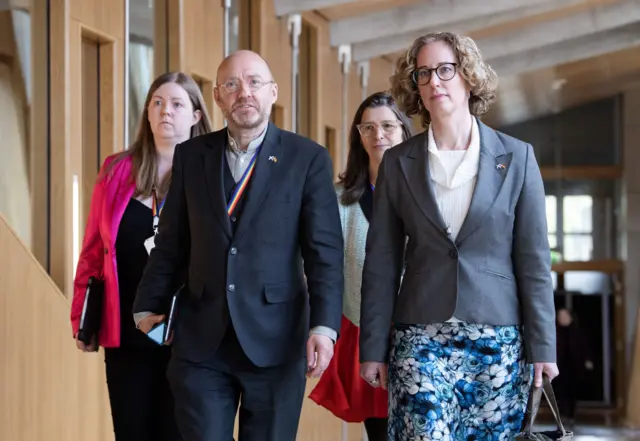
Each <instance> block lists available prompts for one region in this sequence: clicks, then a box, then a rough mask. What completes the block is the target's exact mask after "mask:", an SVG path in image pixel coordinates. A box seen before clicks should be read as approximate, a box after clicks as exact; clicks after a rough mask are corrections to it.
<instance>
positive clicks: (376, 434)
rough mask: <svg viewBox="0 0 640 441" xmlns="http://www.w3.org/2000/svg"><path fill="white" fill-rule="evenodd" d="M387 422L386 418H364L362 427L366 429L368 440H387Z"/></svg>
mask: <svg viewBox="0 0 640 441" xmlns="http://www.w3.org/2000/svg"><path fill="white" fill-rule="evenodd" d="M387 423H388V419H387V418H368V419H366V420H365V421H364V428H365V430H366V431H367V438H368V439H369V441H387V440H388V439H389V434H388V431H387Z"/></svg>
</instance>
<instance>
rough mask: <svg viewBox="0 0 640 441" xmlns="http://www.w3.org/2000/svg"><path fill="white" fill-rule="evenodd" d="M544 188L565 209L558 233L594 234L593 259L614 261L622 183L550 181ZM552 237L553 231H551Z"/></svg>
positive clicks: (608, 181)
mask: <svg viewBox="0 0 640 441" xmlns="http://www.w3.org/2000/svg"><path fill="white" fill-rule="evenodd" d="M544 187H545V193H546V195H547V197H550V196H555V197H556V200H558V201H561V203H562V205H563V207H562V208H563V209H562V211H561V212H560V214H561V215H562V216H561V218H560V217H559V218H558V219H557V225H556V228H557V229H558V231H556V233H558V234H561V233H562V231H564V232H565V234H572V233H591V235H592V237H593V251H592V259H596V260H599V259H614V258H616V257H617V256H618V255H619V250H620V246H619V242H618V241H619V238H618V235H617V231H616V228H617V225H618V223H619V219H618V217H619V216H620V213H621V210H622V208H621V203H620V200H621V199H620V194H621V189H620V188H621V185H620V181H619V180H607V179H597V180H596V179H590V180H585V179H575V180H565V179H558V180H546V181H545V183H544ZM581 210H583V212H582V214H581ZM548 211H549V209H547V218H548V217H549V213H548ZM589 211H590V212H591V213H590V214H589ZM563 226H564V228H563ZM549 233H553V231H551V229H550V230H549ZM558 237H561V236H558ZM563 243H564V241H563V240H560V241H559V243H558V246H559V247H562V245H563ZM565 258H566V256H565Z"/></svg>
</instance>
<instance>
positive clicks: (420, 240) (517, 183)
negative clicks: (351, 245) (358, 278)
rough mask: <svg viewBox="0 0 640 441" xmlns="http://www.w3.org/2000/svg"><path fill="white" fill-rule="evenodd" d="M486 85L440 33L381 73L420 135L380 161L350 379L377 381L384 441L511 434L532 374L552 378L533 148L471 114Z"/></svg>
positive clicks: (548, 286)
mask: <svg viewBox="0 0 640 441" xmlns="http://www.w3.org/2000/svg"><path fill="white" fill-rule="evenodd" d="M497 83H498V80H497V76H496V74H495V72H494V71H493V70H492V69H491V67H490V66H489V65H488V64H487V63H485V62H484V61H483V59H482V56H481V54H480V52H479V51H478V48H477V47H476V45H475V43H474V42H473V40H471V39H470V38H468V37H463V36H459V35H455V34H451V33H446V32H444V33H433V34H428V35H425V36H422V37H420V38H418V39H417V40H416V41H415V42H414V44H413V45H412V46H411V48H410V49H409V50H408V51H407V53H406V55H405V56H404V57H402V58H401V59H400V60H399V61H398V64H397V70H396V73H395V74H394V76H393V77H392V78H391V84H392V94H393V95H394V97H395V99H396V101H397V103H398V105H399V107H400V109H401V110H403V111H404V112H405V113H407V115H408V116H418V117H420V118H421V120H422V125H423V127H424V128H425V129H426V130H425V132H424V133H423V134H421V135H418V136H415V137H413V138H411V139H410V140H408V141H405V142H404V143H402V144H401V145H399V146H397V147H395V148H393V149H391V150H389V151H387V152H386V154H385V155H384V158H383V160H382V163H381V164H380V168H379V172H378V179H377V183H376V191H375V194H374V205H373V207H374V208H373V215H372V221H371V224H370V227H369V233H368V236H367V246H366V250H367V254H366V259H365V263H364V270H363V275H362V277H363V280H362V304H361V316H360V361H361V370H360V373H361V376H362V377H363V378H364V380H365V381H367V382H368V383H369V384H371V385H373V386H382V387H385V388H386V387H388V391H389V440H392V441H400V440H404V441H408V440H411V441H414V440H426V439H455V440H465V439H476V440H485V439H486V440H494V439H513V437H514V436H515V434H516V433H518V431H519V429H520V426H521V423H522V419H523V416H524V412H525V408H526V403H527V399H528V394H529V388H530V384H531V375H532V371H534V381H535V384H536V386H540V385H541V384H542V378H543V375H546V376H548V378H550V379H553V378H554V377H555V376H556V375H558V369H557V366H556V364H555V361H556V342H555V320H554V319H555V314H554V303H553V287H552V282H551V262H550V255H551V253H550V250H549V243H548V239H547V225H546V216H545V194H544V187H543V183H542V177H541V175H540V170H539V167H538V164H537V162H536V159H535V156H534V152H533V148H532V147H531V145H529V144H527V143H525V142H522V141H520V140H517V139H515V138H512V137H509V136H507V135H505V134H502V133H500V132H497V131H495V130H493V129H491V128H489V127H487V126H486V125H485V124H483V123H482V122H480V120H479V117H480V116H481V115H482V114H484V113H485V112H487V110H488V109H489V106H490V104H491V103H492V102H493V101H494V99H495V93H496V88H497ZM406 238H408V241H407V240H406ZM403 271H404V273H403ZM402 274H404V275H403V277H402V278H401V275H402ZM389 329H392V335H391V339H390V338H389ZM531 365H533V368H532V366H531ZM387 373H388V383H387Z"/></svg>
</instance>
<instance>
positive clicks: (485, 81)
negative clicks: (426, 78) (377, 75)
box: [390, 32, 498, 128]
mask: <svg viewBox="0 0 640 441" xmlns="http://www.w3.org/2000/svg"><path fill="white" fill-rule="evenodd" d="M436 41H442V42H445V43H446V44H448V45H449V46H450V47H451V49H452V50H453V53H454V55H455V57H456V59H457V62H458V66H457V72H458V73H459V74H460V75H462V78H463V79H464V80H465V81H466V83H467V85H468V86H469V88H470V90H471V96H470V97H469V111H470V112H471V114H472V115H475V116H478V117H479V116H482V115H484V114H485V113H487V112H488V111H489V108H490V106H491V104H492V103H493V102H494V101H495V99H496V92H497V89H498V75H496V73H495V71H494V70H493V69H492V68H491V66H489V65H488V64H487V63H485V61H484V60H483V59H482V55H481V54H480V51H479V50H478V47H477V46H476V43H475V42H474V41H473V40H472V39H471V38H469V37H465V36H463V35H457V34H453V33H450V32H434V33H430V34H426V35H423V36H421V37H419V38H417V39H416V40H415V41H414V42H413V45H412V46H411V47H410V48H409V50H408V51H407V53H406V54H405V55H404V56H402V57H400V58H399V59H398V61H397V63H396V70H395V73H394V74H393V75H392V76H391V79H390V81H391V93H392V95H393V97H394V98H395V100H396V103H397V104H398V107H400V109H401V110H402V111H403V112H404V113H405V114H407V115H408V116H409V117H412V116H414V115H420V117H421V118H422V127H424V128H427V127H428V126H429V123H430V122H431V116H430V115H429V111H428V110H427V109H426V108H425V106H424V105H423V103H422V99H421V98H420V92H419V90H418V85H417V84H416V83H415V82H414V81H413V73H414V71H415V70H416V69H417V67H418V66H417V65H416V64H417V58H418V53H419V52H420V50H421V49H422V48H423V47H424V46H426V45H427V44H430V43H433V42H436Z"/></svg>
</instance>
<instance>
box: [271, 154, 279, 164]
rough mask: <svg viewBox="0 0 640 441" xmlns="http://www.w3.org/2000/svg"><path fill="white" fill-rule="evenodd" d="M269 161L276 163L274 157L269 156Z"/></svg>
mask: <svg viewBox="0 0 640 441" xmlns="http://www.w3.org/2000/svg"><path fill="white" fill-rule="evenodd" d="M269 161H271V162H273V163H274V164H275V163H277V162H278V158H276V157H275V156H269Z"/></svg>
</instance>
